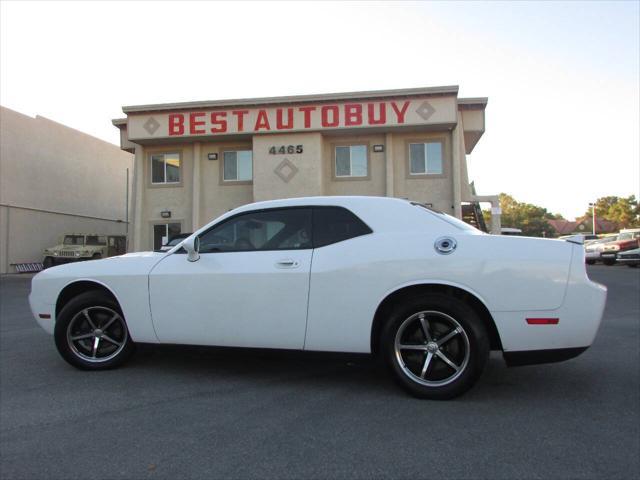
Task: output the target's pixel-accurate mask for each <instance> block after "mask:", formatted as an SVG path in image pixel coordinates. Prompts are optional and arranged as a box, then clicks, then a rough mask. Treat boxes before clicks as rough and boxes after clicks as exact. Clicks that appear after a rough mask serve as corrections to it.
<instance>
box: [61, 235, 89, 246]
mask: <svg viewBox="0 0 640 480" xmlns="http://www.w3.org/2000/svg"><path fill="white" fill-rule="evenodd" d="M62 243H63V244H65V245H84V235H65V236H64V241H63V242H62Z"/></svg>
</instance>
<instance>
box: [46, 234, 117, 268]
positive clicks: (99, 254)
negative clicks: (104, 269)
mask: <svg viewBox="0 0 640 480" xmlns="http://www.w3.org/2000/svg"><path fill="white" fill-rule="evenodd" d="M61 240H62V241H61V243H59V244H58V245H56V246H55V247H51V248H45V249H44V260H43V261H42V266H43V268H49V267H53V266H54V265H58V264H61V263H68V262H79V261H83V260H97V259H99V258H107V257H113V256H115V255H122V254H123V253H125V252H126V250H127V237H126V236H124V235H100V234H95V233H69V234H66V235H64V236H63V237H62V239H61Z"/></svg>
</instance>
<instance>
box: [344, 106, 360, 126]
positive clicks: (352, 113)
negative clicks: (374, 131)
mask: <svg viewBox="0 0 640 480" xmlns="http://www.w3.org/2000/svg"><path fill="white" fill-rule="evenodd" d="M344 124H345V125H346V126H351V125H362V105H360V104H358V103H347V104H346V105H345V106H344Z"/></svg>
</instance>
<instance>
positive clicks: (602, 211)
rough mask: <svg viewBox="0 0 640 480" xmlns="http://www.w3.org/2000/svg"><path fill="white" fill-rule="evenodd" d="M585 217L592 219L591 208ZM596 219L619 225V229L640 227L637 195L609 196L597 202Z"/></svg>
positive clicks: (639, 207)
mask: <svg viewBox="0 0 640 480" xmlns="http://www.w3.org/2000/svg"><path fill="white" fill-rule="evenodd" d="M585 216H586V217H589V218H592V209H591V207H588V208H587V211H586V212H585ZM596 218H604V219H605V220H609V221H610V222H614V223H615V224H617V226H618V227H619V228H632V227H639V226H640V202H638V200H636V196H635V195H629V196H628V197H616V196H614V195H609V196H606V197H600V198H599V199H598V200H596Z"/></svg>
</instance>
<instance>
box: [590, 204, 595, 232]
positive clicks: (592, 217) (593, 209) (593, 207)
mask: <svg viewBox="0 0 640 480" xmlns="http://www.w3.org/2000/svg"><path fill="white" fill-rule="evenodd" d="M589 206H590V207H591V220H592V221H593V234H594V235H595V234H596V204H595V203H589Z"/></svg>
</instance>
